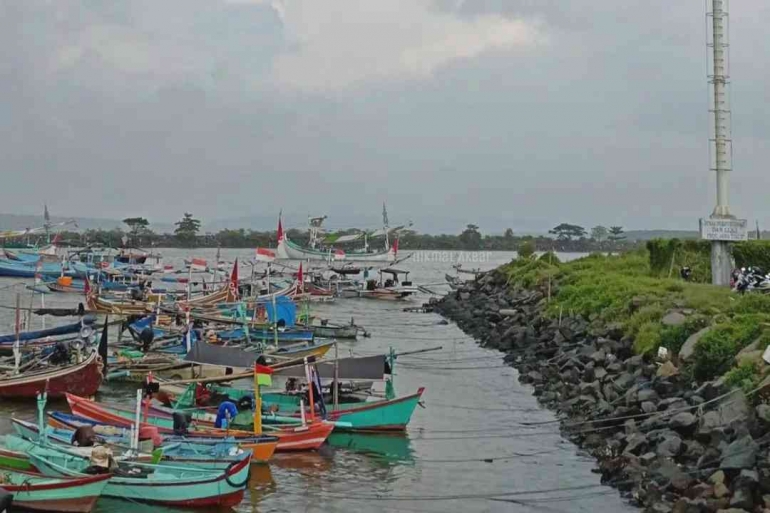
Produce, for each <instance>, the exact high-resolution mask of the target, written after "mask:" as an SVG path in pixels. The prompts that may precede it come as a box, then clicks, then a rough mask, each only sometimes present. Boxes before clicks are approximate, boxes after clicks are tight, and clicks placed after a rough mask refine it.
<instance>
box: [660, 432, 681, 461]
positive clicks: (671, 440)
mask: <svg viewBox="0 0 770 513" xmlns="http://www.w3.org/2000/svg"><path fill="white" fill-rule="evenodd" d="M681 451H682V439H681V438H679V437H678V436H668V437H666V438H665V439H664V440H663V441H662V442H661V443H659V444H658V447H657V449H655V452H656V453H657V455H658V456H662V457H664V458H674V457H676V456H678V455H679V453H680V452H681Z"/></svg>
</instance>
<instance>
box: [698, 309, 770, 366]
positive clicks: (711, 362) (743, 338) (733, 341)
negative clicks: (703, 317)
mask: <svg viewBox="0 0 770 513" xmlns="http://www.w3.org/2000/svg"><path fill="white" fill-rule="evenodd" d="M762 318H763V316H761V315H757V314H754V315H740V316H735V317H733V318H732V319H730V320H729V321H727V322H725V323H723V324H719V325H717V326H714V327H713V328H712V329H711V330H710V331H709V332H708V333H706V334H704V335H703V337H701V339H700V340H699V341H698V343H697V344H696V345H695V352H694V353H693V356H694V362H695V366H694V371H695V377H696V378H698V379H711V378H713V377H716V376H721V375H722V374H724V373H725V372H727V371H728V370H729V369H730V367H731V366H732V364H733V359H734V358H735V355H737V354H738V352H740V350H741V349H743V348H744V347H746V346H747V345H749V344H750V343H751V342H752V341H754V340H755V339H756V338H757V337H758V336H759V334H760V332H761V329H762V327H761V321H762Z"/></svg>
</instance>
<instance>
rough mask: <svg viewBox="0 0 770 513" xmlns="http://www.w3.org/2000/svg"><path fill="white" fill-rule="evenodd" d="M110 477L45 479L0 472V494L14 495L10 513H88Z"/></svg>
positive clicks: (15, 471) (39, 475)
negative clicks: (17, 511)
mask: <svg viewBox="0 0 770 513" xmlns="http://www.w3.org/2000/svg"><path fill="white" fill-rule="evenodd" d="M109 480H110V475H109V474H106V475H98V476H82V477H75V478H73V477H63V478H62V477H60V478H57V477H48V476H44V475H42V474H37V473H33V472H23V471H20V470H10V469H0V490H4V491H6V492H8V493H10V494H12V495H13V509H16V508H20V509H26V510H32V511H48V512H51V511H55V512H59V511H61V512H74V513H81V512H82V513H89V512H90V511H91V510H93V508H94V506H95V505H96V501H98V500H99V497H100V496H101V495H102V492H103V491H104V489H105V488H106V487H107V484H108V483H109Z"/></svg>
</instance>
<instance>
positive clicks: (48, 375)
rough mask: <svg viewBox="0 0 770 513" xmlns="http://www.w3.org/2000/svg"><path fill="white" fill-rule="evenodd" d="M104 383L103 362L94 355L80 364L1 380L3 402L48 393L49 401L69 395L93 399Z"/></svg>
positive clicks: (0, 394) (0, 388)
mask: <svg viewBox="0 0 770 513" xmlns="http://www.w3.org/2000/svg"><path fill="white" fill-rule="evenodd" d="M102 379H103V376H102V359H101V357H100V356H99V355H98V354H97V352H96V351H92V352H91V353H90V354H89V355H88V357H86V358H85V359H84V360H83V361H82V362H80V363H72V364H68V365H64V366H62V367H53V368H51V369H45V370H41V371H36V372H27V373H23V374H19V375H10V376H4V377H0V398H3V399H30V398H33V397H36V396H37V394H39V393H41V392H43V391H46V390H47V391H48V396H49V397H63V396H64V395H65V394H67V393H72V394H77V395H82V396H92V395H94V394H96V391H97V390H99V386H100V385H101V384H102Z"/></svg>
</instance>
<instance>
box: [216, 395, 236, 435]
mask: <svg viewBox="0 0 770 513" xmlns="http://www.w3.org/2000/svg"><path fill="white" fill-rule="evenodd" d="M236 415H238V407H237V406H235V403H234V402H232V401H230V400H226V401H223V402H222V404H220V405H219V409H218V410H217V418H216V420H215V421H214V427H216V428H219V429H225V428H227V426H229V425H230V423H231V422H232V420H233V419H234V418H235V416H236Z"/></svg>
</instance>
